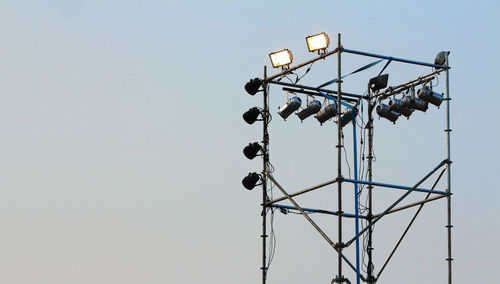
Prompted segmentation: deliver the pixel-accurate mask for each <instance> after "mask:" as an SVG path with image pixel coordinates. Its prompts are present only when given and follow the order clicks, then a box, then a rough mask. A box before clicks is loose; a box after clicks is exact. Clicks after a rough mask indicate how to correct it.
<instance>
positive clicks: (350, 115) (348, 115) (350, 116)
mask: <svg viewBox="0 0 500 284" xmlns="http://www.w3.org/2000/svg"><path fill="white" fill-rule="evenodd" d="M356 115H358V109H356V108H350V109H348V110H347V111H346V112H344V114H343V115H342V116H341V117H340V127H341V128H344V126H346V125H347V124H348V123H349V122H351V121H353V120H354V118H355V117H356Z"/></svg>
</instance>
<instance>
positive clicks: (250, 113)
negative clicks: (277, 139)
mask: <svg viewBox="0 0 500 284" xmlns="http://www.w3.org/2000/svg"><path fill="white" fill-rule="evenodd" d="M260 113H261V111H260V109H259V108H258V107H253V108H251V109H249V110H247V111H246V112H245V113H244V114H243V119H244V120H245V121H246V122H247V123H248V124H253V123H254V122H255V121H257V117H258V116H259V114H260Z"/></svg>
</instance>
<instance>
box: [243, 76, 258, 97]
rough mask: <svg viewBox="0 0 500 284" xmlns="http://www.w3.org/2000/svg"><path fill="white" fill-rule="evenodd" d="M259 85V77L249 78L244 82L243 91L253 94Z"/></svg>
mask: <svg viewBox="0 0 500 284" xmlns="http://www.w3.org/2000/svg"><path fill="white" fill-rule="evenodd" d="M260 86H262V80H261V79H259V78H255V79H250V81H249V82H248V83H246V84H245V91H247V93H249V94H250V95H252V96H253V95H255V94H257V92H258V91H259V88H260Z"/></svg>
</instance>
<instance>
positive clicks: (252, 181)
mask: <svg viewBox="0 0 500 284" xmlns="http://www.w3.org/2000/svg"><path fill="white" fill-rule="evenodd" d="M259 180H260V175H259V174H258V173H256V172H253V173H248V175H247V176H246V177H244V178H243V180H242V181H241V183H242V184H243V186H244V187H245V188H246V189H248V190H252V189H253V188H254V187H255V185H256V184H257V182H258V181H259Z"/></svg>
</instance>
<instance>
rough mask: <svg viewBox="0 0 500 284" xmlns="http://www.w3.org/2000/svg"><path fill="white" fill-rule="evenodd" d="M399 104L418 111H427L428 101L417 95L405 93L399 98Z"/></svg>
mask: <svg viewBox="0 0 500 284" xmlns="http://www.w3.org/2000/svg"><path fill="white" fill-rule="evenodd" d="M401 104H402V105H403V106H404V107H407V108H412V109H416V110H419V111H423V112H425V111H427V108H428V103H427V102H426V101H424V100H421V99H419V98H417V97H414V98H412V97H411V95H406V96H404V97H403V98H402V99H401Z"/></svg>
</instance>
